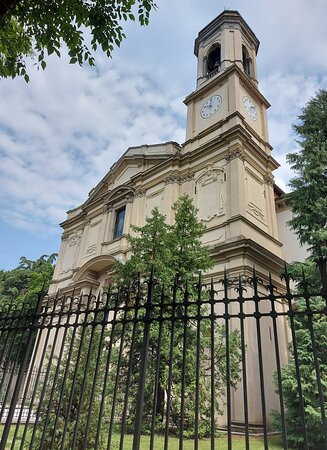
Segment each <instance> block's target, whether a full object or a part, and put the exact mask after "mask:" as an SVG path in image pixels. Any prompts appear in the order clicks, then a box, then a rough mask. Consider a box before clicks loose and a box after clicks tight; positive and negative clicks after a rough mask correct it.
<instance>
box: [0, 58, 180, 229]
mask: <svg viewBox="0 0 327 450" xmlns="http://www.w3.org/2000/svg"><path fill="white" fill-rule="evenodd" d="M49 66H50V67H49V68H48V72H47V76H46V77H45V76H44V75H43V73H35V74H33V78H32V81H31V83H30V85H28V86H26V85H25V84H24V82H22V81H20V82H15V83H13V82H12V81H11V80H7V81H4V82H3V96H2V108H1V110H0V183H1V186H2V192H1V194H0V200H1V203H2V219H3V220H6V221H7V222H9V223H11V224H13V225H15V226H17V227H20V228H23V229H25V230H34V231H36V232H39V231H44V230H46V229H47V227H48V226H50V229H51V226H52V225H56V224H57V223H58V222H59V221H61V220H63V219H64V218H65V211H66V210H67V209H69V208H71V207H75V206H76V205H78V204H79V203H81V202H82V201H84V200H85V198H86V195H87V193H88V191H89V190H90V189H91V188H92V187H93V186H94V185H95V184H96V183H97V182H98V181H99V180H100V179H101V177H102V176H103V175H104V174H105V173H106V172H107V171H108V170H109V167H110V166H111V165H112V163H113V162H114V161H115V160H116V159H117V158H118V157H119V156H120V155H121V154H122V153H123V152H124V151H125V150H126V148H127V147H128V146H132V145H139V144H142V143H149V142H160V141H164V140H170V139H175V140H182V139H181V138H182V136H183V135H184V129H183V128H182V127H181V125H180V123H181V121H182V120H183V117H182V116H181V114H180V111H179V110H177V109H176V108H175V109H173V108H171V107H170V105H171V104H172V105H174V104H175V98H174V97H173V96H172V94H171V93H169V92H166V93H165V95H163V94H162V93H161V92H160V87H159V86H157V85H156V83H154V82H153V80H152V81H149V80H148V78H147V75H146V74H144V73H143V72H142V69H141V70H140V69H138V68H134V70H133V71H128V73H126V74H121V73H119V72H118V71H117V68H116V67H115V66H113V65H112V67H111V68H110V69H107V70H106V71H103V74H102V73H101V72H100V75H98V76H95V72H93V71H92V70H90V69H84V70H81V69H79V68H77V67H68V65H67V61H62V62H58V61H55V62H53V63H52V64H49ZM8 111H10V114H8Z"/></svg>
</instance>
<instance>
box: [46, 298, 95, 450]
mask: <svg viewBox="0 0 327 450" xmlns="http://www.w3.org/2000/svg"><path fill="white" fill-rule="evenodd" d="M92 298H93V294H92V289H90V293H89V295H88V299H87V305H86V309H85V316H84V323H82V324H80V327H82V332H81V336H80V343H79V346H78V351H77V356H76V362H75V369H74V375H73V379H72V385H71V390H70V395H69V400H68V407H67V412H66V418H65V424H64V430H63V433H62V439H61V445H60V449H61V450H63V449H64V447H65V438H66V434H67V429H68V420H69V417H70V414H71V409H72V406H73V398H74V393H75V386H76V380H77V375H78V367H79V363H80V359H81V352H82V349H83V339H84V335H85V330H86V323H87V319H88V316H89V313H90V305H91V301H92ZM76 325H78V322H77V323H76ZM75 329H76V328H75ZM72 346H73V341H72V343H71V347H72ZM61 389H62V390H63V389H64V385H63V386H62V387H61ZM58 413H59V411H58ZM54 432H55V429H54Z"/></svg>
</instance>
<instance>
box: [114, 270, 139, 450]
mask: <svg viewBox="0 0 327 450" xmlns="http://www.w3.org/2000/svg"><path fill="white" fill-rule="evenodd" d="M139 303H140V275H138V280H137V294H136V298H135V303H134V304H133V305H132V308H133V309H134V314H133V322H132V323H133V325H132V337H131V348H130V355H129V361H128V370H127V376H126V387H125V396H124V406H123V413H122V422H121V430H120V443H119V450H123V448H124V447H123V446H124V438H125V428H126V417H127V407H128V396H129V389H130V384H131V376H132V367H133V358H134V347H135V335H136V327H137V317H138V312H139Z"/></svg>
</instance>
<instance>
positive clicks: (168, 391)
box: [133, 276, 178, 450]
mask: <svg viewBox="0 0 327 450" xmlns="http://www.w3.org/2000/svg"><path fill="white" fill-rule="evenodd" d="M177 290H178V276H176V278H175V282H174V286H173V298H172V300H173V301H172V303H171V306H172V312H171V317H170V322H171V331H170V347H169V368H168V388H167V407H166V408H167V409H166V426H165V442H164V450H168V440H169V422H170V407H171V387H172V375H173V353H174V339H175V320H176V306H177V305H176V300H177ZM133 450H134V449H133Z"/></svg>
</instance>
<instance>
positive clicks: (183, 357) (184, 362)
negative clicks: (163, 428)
mask: <svg viewBox="0 0 327 450" xmlns="http://www.w3.org/2000/svg"><path fill="white" fill-rule="evenodd" d="M188 301H189V292H188V284H187V282H186V286H185V291H184V302H183V303H184V308H183V310H184V314H183V318H182V319H183V356H182V379H181V420H180V429H179V450H183V435H184V418H185V366H186V334H187V320H188V319H187V304H188Z"/></svg>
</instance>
